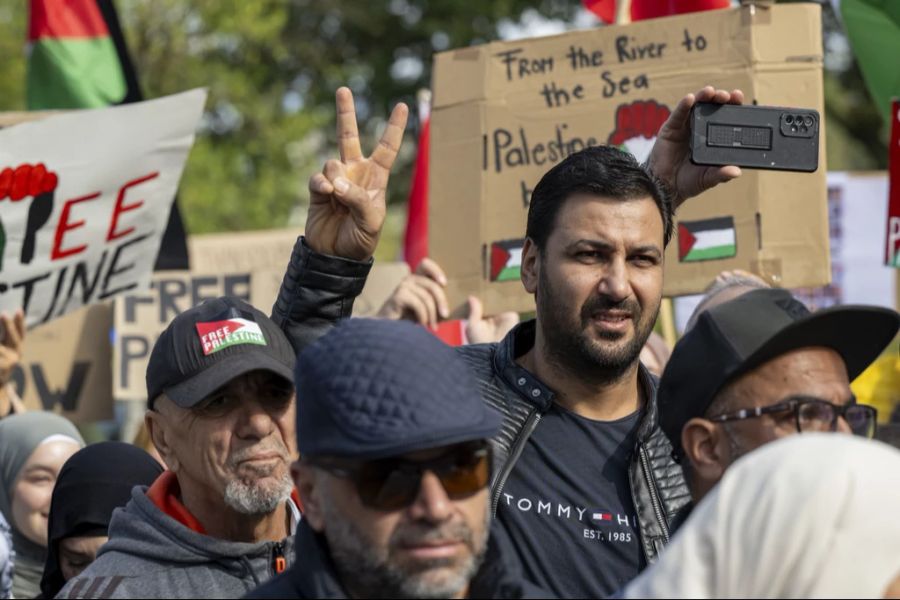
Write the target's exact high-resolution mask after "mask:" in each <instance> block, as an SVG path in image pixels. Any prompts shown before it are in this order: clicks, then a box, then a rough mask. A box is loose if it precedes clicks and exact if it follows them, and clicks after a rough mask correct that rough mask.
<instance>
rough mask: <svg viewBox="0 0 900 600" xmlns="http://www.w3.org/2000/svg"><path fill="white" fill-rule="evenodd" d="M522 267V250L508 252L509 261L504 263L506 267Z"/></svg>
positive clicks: (514, 249)
mask: <svg viewBox="0 0 900 600" xmlns="http://www.w3.org/2000/svg"><path fill="white" fill-rule="evenodd" d="M521 265H522V249H521V248H513V249H511V250H510V251H509V260H508V261H506V266H507V267H518V266H521Z"/></svg>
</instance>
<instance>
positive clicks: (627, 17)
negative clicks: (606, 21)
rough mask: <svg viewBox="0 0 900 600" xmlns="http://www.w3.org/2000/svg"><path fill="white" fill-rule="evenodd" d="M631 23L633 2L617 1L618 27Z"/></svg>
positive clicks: (628, 0)
mask: <svg viewBox="0 0 900 600" xmlns="http://www.w3.org/2000/svg"><path fill="white" fill-rule="evenodd" d="M629 23H631V0H617V1H616V25H628V24H629Z"/></svg>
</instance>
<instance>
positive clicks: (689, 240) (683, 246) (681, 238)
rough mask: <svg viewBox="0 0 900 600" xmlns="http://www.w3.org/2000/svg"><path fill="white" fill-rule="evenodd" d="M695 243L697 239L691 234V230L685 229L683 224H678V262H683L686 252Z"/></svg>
mask: <svg viewBox="0 0 900 600" xmlns="http://www.w3.org/2000/svg"><path fill="white" fill-rule="evenodd" d="M696 243H697V238H696V237H694V234H693V233H691V230H690V229H688V228H687V227H685V225H684V223H679V224H678V260H684V257H685V256H687V255H688V252H690V251H691V249H692V248H693V247H694V244H696Z"/></svg>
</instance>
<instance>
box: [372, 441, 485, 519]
mask: <svg viewBox="0 0 900 600" xmlns="http://www.w3.org/2000/svg"><path fill="white" fill-rule="evenodd" d="M426 471H431V472H432V473H434V474H435V475H436V476H437V477H438V479H439V480H440V482H441V485H443V487H444V490H445V491H446V493H447V496H448V497H449V498H450V499H452V500H458V499H460V498H465V497H466V496H470V495H472V494H474V493H475V492H477V491H479V490H481V489H483V488H484V487H485V486H486V485H487V484H488V480H489V479H490V474H491V455H490V451H489V450H488V448H487V447H486V446H485V445H483V444H477V445H465V446H462V447H460V448H458V449H456V450H454V451H452V452H450V453H448V454H445V455H443V456H441V457H439V458H437V459H435V460H433V461H426V462H422V463H412V462H408V461H404V460H398V459H385V460H377V461H372V462H369V463H366V464H365V465H363V466H362V468H361V469H360V470H359V471H358V473H357V475H356V477H355V483H356V488H357V490H358V491H359V497H360V500H362V502H363V504H365V505H366V506H369V507H370V508H375V509H377V510H386V511H389V510H399V509H401V508H405V507H407V506H409V505H410V504H412V503H413V502H414V501H415V499H416V496H417V495H418V494H419V489H420V488H421V486H422V473H424V472H426Z"/></svg>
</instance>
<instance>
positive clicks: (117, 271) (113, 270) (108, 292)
mask: <svg viewBox="0 0 900 600" xmlns="http://www.w3.org/2000/svg"><path fill="white" fill-rule="evenodd" d="M149 237H150V234H149V233H146V234H144V235H139V236H138V237H136V238H132V239H130V240H128V241H127V242H125V243H123V244H119V246H118V247H117V248H116V251H115V252H113V256H112V260H111V261H110V263H109V271H107V272H106V277H104V278H103V288H102V291H101V292H100V300H106V299H107V298H109V297H110V296H115V295H116V294H120V293H122V292H126V291H128V290H131V289H134V288H136V287H137V282H136V281H132V282H131V283H128V284H125V285H122V286H120V287H117V288H114V289H109V283H110V279H112V278H113V277H116V276H118V275H121V274H122V273H127V272H128V271H130V270H131V269H133V268H134V264H135V263H133V262H132V263H128V264H126V265H124V266H122V267H119V268H117V267H118V264H119V257H120V256H121V255H122V252H123V251H124V250H125V249H127V248H129V247H131V246H134V245H135V244H139V243H141V242H143V241H144V240H146V239H147V238H149Z"/></svg>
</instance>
